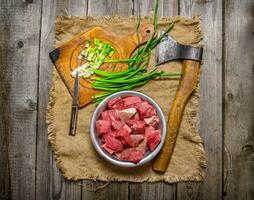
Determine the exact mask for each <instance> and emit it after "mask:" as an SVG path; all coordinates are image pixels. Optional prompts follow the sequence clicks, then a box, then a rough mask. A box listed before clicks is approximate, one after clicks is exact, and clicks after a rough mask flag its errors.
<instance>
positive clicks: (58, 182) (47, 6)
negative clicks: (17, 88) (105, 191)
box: [36, 0, 86, 200]
mask: <svg viewBox="0 0 254 200" xmlns="http://www.w3.org/2000/svg"><path fill="white" fill-rule="evenodd" d="M85 5H86V2H85V3H84V1H75V2H73V4H72V3H71V2H68V1H60V0H58V1H56V0H55V1H51V0H44V1H43V4H42V24H41V37H40V65H39V87H38V100H39V104H38V109H39V111H40V112H39V113H38V124H37V133H38V134H37V167H36V177H37V180H36V198H37V199H42V200H44V199H80V198H81V189H82V186H81V185H78V184H80V183H81V181H79V182H77V183H74V182H69V181H66V180H65V179H64V178H63V177H62V175H61V173H60V172H59V169H58V168H57V166H56V162H55V159H54V157H53V155H52V150H51V148H50V145H49V143H48V134H47V125H46V108H47V104H48V100H49V89H50V86H51V80H52V69H53V64H52V62H51V61H50V59H49V56H48V54H49V52H50V51H52V50H53V49H54V40H55V38H54V36H55V34H54V29H55V26H54V23H55V17H56V15H57V14H58V15H60V14H64V12H68V13H69V14H72V15H75V14H76V15H78V14H80V15H81V14H83V15H86V7H84V6H85ZM62 11H64V12H62Z"/></svg>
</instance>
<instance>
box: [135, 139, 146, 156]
mask: <svg viewBox="0 0 254 200" xmlns="http://www.w3.org/2000/svg"><path fill="white" fill-rule="evenodd" d="M136 149H137V150H139V151H140V152H141V153H143V155H144V154H145V152H146V150H147V137H146V136H145V137H144V139H143V140H142V142H140V143H139V145H138V146H137V147H136Z"/></svg>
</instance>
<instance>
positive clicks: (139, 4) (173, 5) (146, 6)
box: [134, 0, 178, 17]
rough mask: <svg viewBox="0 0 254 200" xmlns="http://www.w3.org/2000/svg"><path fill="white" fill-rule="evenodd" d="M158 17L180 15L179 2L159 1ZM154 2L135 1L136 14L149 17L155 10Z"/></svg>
mask: <svg viewBox="0 0 254 200" xmlns="http://www.w3.org/2000/svg"><path fill="white" fill-rule="evenodd" d="M158 2H159V5H158V17H166V16H173V15H178V1H177V0H159V1H158ZM153 4H154V0H146V1H141V0H134V14H135V15H138V13H140V14H141V15H148V14H151V11H152V9H153Z"/></svg>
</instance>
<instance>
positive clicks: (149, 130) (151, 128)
mask: <svg viewBox="0 0 254 200" xmlns="http://www.w3.org/2000/svg"><path fill="white" fill-rule="evenodd" d="M154 130H155V129H154V127H152V126H147V127H146V129H145V136H148V135H149V134H150V133H151V132H152V131H154Z"/></svg>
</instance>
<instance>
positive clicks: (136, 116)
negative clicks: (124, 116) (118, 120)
mask: <svg viewBox="0 0 254 200" xmlns="http://www.w3.org/2000/svg"><path fill="white" fill-rule="evenodd" d="M132 119H137V120H139V119H140V117H139V114H138V112H137V113H136V114H135V115H134V116H133V117H132Z"/></svg>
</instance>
